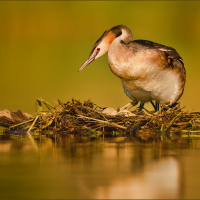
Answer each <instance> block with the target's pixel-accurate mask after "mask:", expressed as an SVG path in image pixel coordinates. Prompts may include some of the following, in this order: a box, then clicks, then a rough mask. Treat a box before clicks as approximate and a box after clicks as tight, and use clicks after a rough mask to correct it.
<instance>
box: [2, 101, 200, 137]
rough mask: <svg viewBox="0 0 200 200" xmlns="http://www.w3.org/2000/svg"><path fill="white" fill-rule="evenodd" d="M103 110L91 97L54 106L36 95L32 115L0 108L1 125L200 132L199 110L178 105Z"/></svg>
mask: <svg viewBox="0 0 200 200" xmlns="http://www.w3.org/2000/svg"><path fill="white" fill-rule="evenodd" d="M44 106H45V107H46V111H44ZM103 110H104V109H103V108H101V107H99V106H98V105H96V104H95V103H93V102H92V101H90V100H88V101H85V102H84V103H82V102H80V101H78V100H75V99H72V101H68V102H67V103H62V102H61V101H60V100H58V102H56V106H52V105H50V104H49V103H48V102H46V101H44V100H43V99H37V100H36V113H37V116H36V117H35V118H34V117H32V116H31V115H29V114H27V113H23V112H22V111H17V112H15V113H14V112H11V111H9V110H3V111H0V125H1V126H3V127H6V128H7V129H5V130H4V133H5V134H6V133H12V131H22V130H23V131H25V132H27V133H30V132H31V131H38V132H39V133H43V134H45V133H47V132H48V133H49V132H56V133H61V134H73V135H79V136H89V137H117V136H132V137H137V138H140V139H143V140H149V139H163V138H165V137H166V138H169V137H170V138H172V137H180V136H188V135H198V134H199V133H200V130H199V128H200V113H199V112H192V111H191V112H184V111H183V110H182V108H180V106H176V107H174V108H166V107H161V110H160V111H159V112H154V111H147V110H146V109H142V110H141V111H131V112H130V113H131V114H129V116H127V115H126V114H122V113H121V114H119V113H118V114H115V115H111V114H105V113H104V111H103ZM116 113H117V111H116Z"/></svg>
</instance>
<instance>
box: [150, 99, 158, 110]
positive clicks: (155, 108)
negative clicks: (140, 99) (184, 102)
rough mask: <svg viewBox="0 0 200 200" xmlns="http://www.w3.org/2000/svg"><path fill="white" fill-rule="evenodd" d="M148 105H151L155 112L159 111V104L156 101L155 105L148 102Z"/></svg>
mask: <svg viewBox="0 0 200 200" xmlns="http://www.w3.org/2000/svg"><path fill="white" fill-rule="evenodd" d="M150 103H151V104H152V106H153V108H154V110H155V112H157V111H159V103H158V102H157V101H156V105H155V104H154V103H153V101H150Z"/></svg>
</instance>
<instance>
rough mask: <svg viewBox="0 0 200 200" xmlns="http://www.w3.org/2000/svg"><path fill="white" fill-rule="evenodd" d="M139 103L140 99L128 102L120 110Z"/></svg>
mask: <svg viewBox="0 0 200 200" xmlns="http://www.w3.org/2000/svg"><path fill="white" fill-rule="evenodd" d="M137 104H138V101H131V102H130V103H128V104H126V105H125V106H123V107H121V108H120V109H119V111H123V110H129V109H130V108H131V107H133V106H135V105H137Z"/></svg>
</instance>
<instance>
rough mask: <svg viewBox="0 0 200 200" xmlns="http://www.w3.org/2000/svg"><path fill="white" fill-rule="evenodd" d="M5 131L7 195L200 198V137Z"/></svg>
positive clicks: (0, 145)
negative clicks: (138, 137) (95, 136)
mask: <svg viewBox="0 0 200 200" xmlns="http://www.w3.org/2000/svg"><path fill="white" fill-rule="evenodd" d="M34 141H35V143H36V144H37V147H38V150H36V149H35V148H34V146H33V144H32V143H31V142H30V139H29V138H28V136H26V135H21V136H19V135H1V136H0V194H1V195H0V198H1V199H67V198H70V199H72V198H80V199H88V198H93V199H94V198H99V199H104V198H106V199H109V198H114V199H125V198H129V199H134V198H137V199H139V198H148V199H150V198H165V199H166V198H200V191H199V188H200V179H199V178H200V175H199V169H200V160H199V157H200V140H199V139H198V138H197V139H196V138H187V139H179V140H176V141H164V142H151V143H142V142H140V141H137V140H135V139H133V138H123V137H120V138H104V139H103V138H101V139H97V140H96V139H92V138H79V137H74V136H72V135H71V136H70V135H68V136H59V135H58V134H54V135H46V136H45V135H38V136H34Z"/></svg>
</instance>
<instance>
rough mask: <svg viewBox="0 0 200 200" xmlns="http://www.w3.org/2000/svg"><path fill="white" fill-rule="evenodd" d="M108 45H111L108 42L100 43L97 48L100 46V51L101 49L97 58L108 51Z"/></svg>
mask: <svg viewBox="0 0 200 200" xmlns="http://www.w3.org/2000/svg"><path fill="white" fill-rule="evenodd" d="M108 47H109V46H108V44H106V43H101V44H99V45H98V47H97V48H100V51H99V53H98V54H97V56H96V58H95V59H97V58H99V57H101V56H103V55H104V54H105V53H107V52H108Z"/></svg>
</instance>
